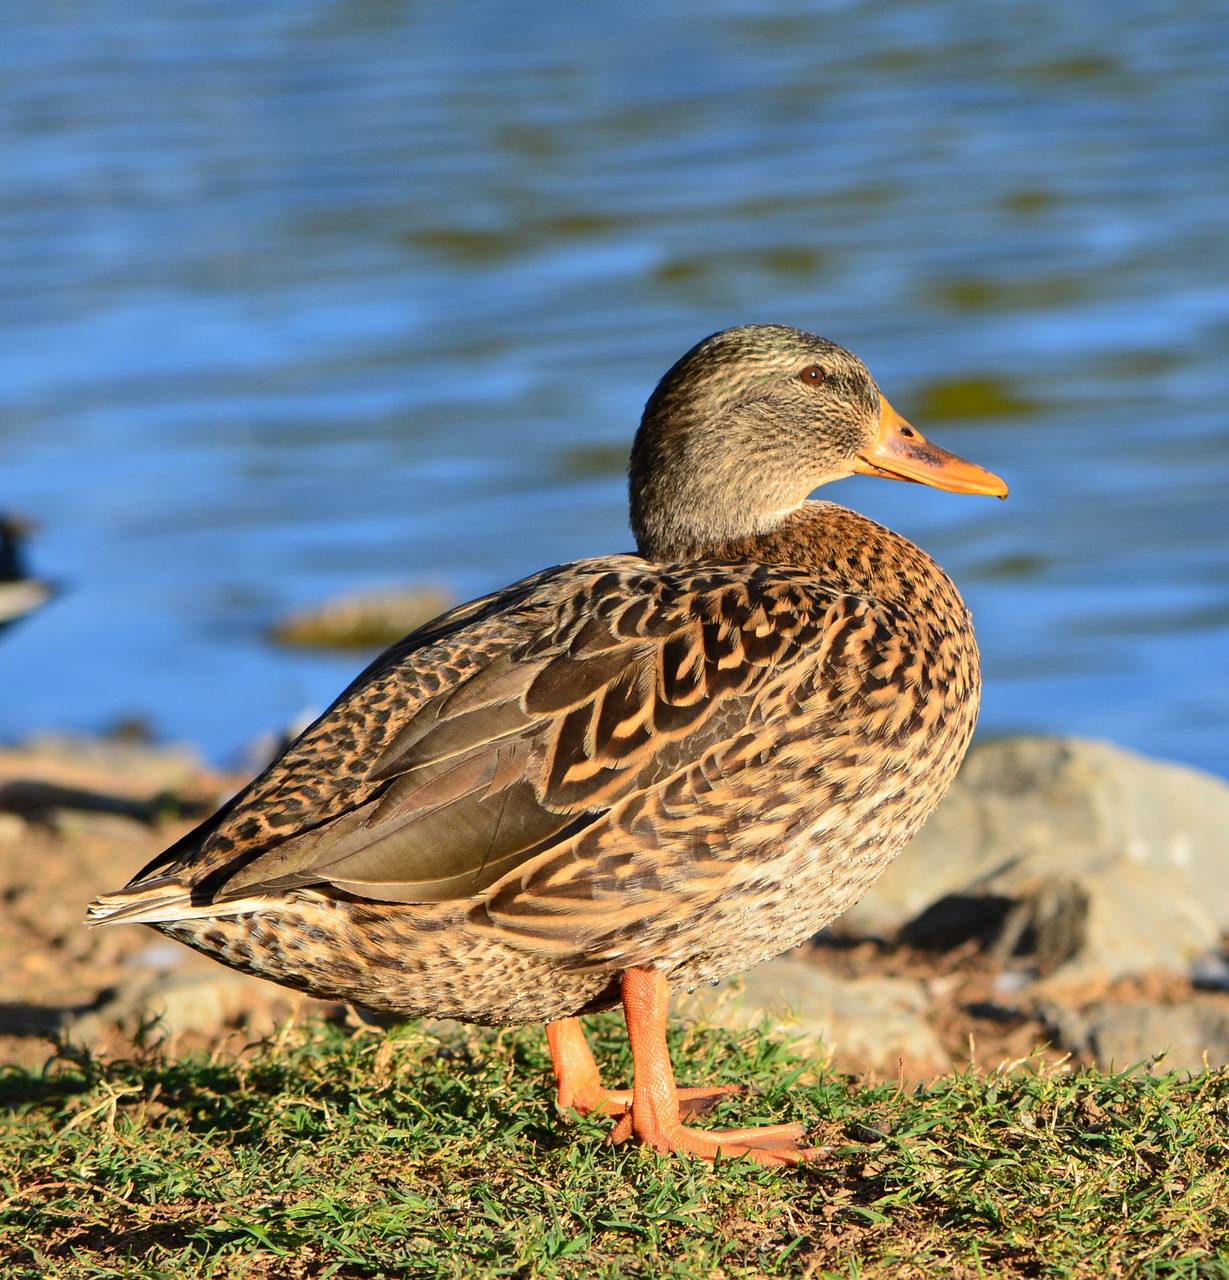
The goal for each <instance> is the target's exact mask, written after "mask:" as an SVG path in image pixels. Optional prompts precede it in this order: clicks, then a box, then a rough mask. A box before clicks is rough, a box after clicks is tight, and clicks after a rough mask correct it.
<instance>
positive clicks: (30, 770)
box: [0, 739, 1189, 1070]
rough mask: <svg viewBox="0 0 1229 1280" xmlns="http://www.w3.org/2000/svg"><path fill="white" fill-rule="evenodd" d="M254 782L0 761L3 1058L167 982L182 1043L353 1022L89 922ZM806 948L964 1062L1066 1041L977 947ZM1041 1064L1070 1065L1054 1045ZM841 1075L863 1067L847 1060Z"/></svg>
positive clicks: (37, 1059) (41, 758)
mask: <svg viewBox="0 0 1229 1280" xmlns="http://www.w3.org/2000/svg"><path fill="white" fill-rule="evenodd" d="M244 780H245V779H244V778H243V777H240V776H237V775H235V776H227V775H223V774H219V773H216V772H214V771H211V770H209V769H207V768H206V767H204V766H203V765H202V764H201V763H200V762H199V760H197V759H196V758H195V757H194V756H193V754H192V753H191V752H190V751H186V750H183V749H159V748H151V747H149V746H146V745H143V744H139V743H131V742H125V741H122V740H111V739H103V740H94V739H90V740H83V741H80V740H63V739H48V740H46V741H43V742H41V743H33V744H30V745H28V746H26V747H22V748H20V749H16V748H11V749H8V750H2V751H0V1063H13V1064H20V1065H23V1066H30V1067H33V1066H37V1065H38V1064H39V1063H41V1062H42V1061H44V1060H45V1059H46V1058H47V1057H48V1056H49V1055H50V1053H51V1052H52V1038H53V1037H54V1036H55V1035H56V1034H57V1033H58V1032H63V1031H65V1030H66V1029H68V1028H70V1027H75V1028H76V1030H74V1031H73V1032H72V1034H74V1036H75V1037H76V1038H85V1039H88V1040H89V1041H90V1042H91V1043H93V1044H97V1045H99V1046H100V1047H103V1048H106V1049H108V1050H111V1051H115V1052H122V1051H123V1048H124V1045H125V1041H126V1038H127V1037H129V1036H131V1035H132V1034H133V1033H134V1032H135V1031H136V1029H137V1023H138V1022H139V1021H140V1019H139V1017H137V1016H135V1015H133V1016H127V1017H126V1016H125V1010H126V1009H127V1010H129V1012H130V1013H131V1011H132V1010H134V1009H137V1008H139V1006H140V1002H141V993H142V992H143V991H145V990H147V988H148V984H149V982H150V981H151V975H153V974H157V973H159V972H163V973H166V972H168V971H169V972H172V973H173V974H174V978H175V981H176V982H177V983H179V984H181V985H182V984H183V983H185V982H186V983H187V984H188V985H189V986H191V984H192V982H193V981H194V978H195V976H196V975H199V979H200V990H201V991H202V992H206V991H207V992H208V1001H209V1003H208V1007H207V1008H206V1009H205V1011H204V1012H203V1013H201V1012H199V1011H198V1012H196V1013H194V1014H193V1015H192V1016H191V1017H190V1018H188V1020H187V1029H186V1030H185V1031H183V1032H182V1033H181V1034H179V1036H178V1038H179V1039H180V1040H181V1041H182V1042H183V1043H184V1044H185V1045H187V1044H197V1045H204V1046H207V1047H218V1046H220V1045H222V1044H224V1043H225V1042H227V1041H237V1042H239V1043H242V1042H243V1041H244V1040H247V1039H251V1038H252V1037H254V1036H259V1035H262V1034H267V1033H269V1032H270V1031H271V1030H272V1029H273V1028H274V1027H275V1026H276V1025H277V1023H278V1022H279V1020H284V1019H285V1018H287V1017H289V1016H291V1015H292V1014H296V1015H299V1016H302V1015H304V1014H307V1015H311V1014H322V1015H325V1016H332V1017H347V1016H353V1015H348V1014H347V1013H346V1011H344V1010H341V1009H338V1008H336V1007H333V1006H327V1005H324V1004H320V1003H318V1002H314V1001H305V1000H304V999H302V998H301V997H299V996H297V995H295V994H293V993H291V992H287V991H284V990H282V989H281V988H278V987H275V986H273V985H272V984H270V983H265V982H261V981H259V980H257V979H252V978H245V977H241V976H239V975H234V976H233V977H226V978H225V980H220V979H221V978H222V975H225V974H226V971H225V970H222V969H221V967H220V966H218V965H216V964H215V963H214V962H213V961H210V960H207V959H205V958H204V957H200V956H197V955H195V954H193V953H192V952H190V951H188V950H187V949H186V948H183V947H180V946H178V945H177V944H175V943H172V942H170V941H168V940H166V939H164V938H162V937H161V936H160V935H158V934H157V933H155V932H153V931H152V930H149V929H147V928H145V927H143V926H140V925H129V926H116V927H110V928H103V929H87V928H86V927H85V926H84V924H83V923H82V921H83V918H84V915H85V906H86V903H87V902H89V901H90V900H91V899H92V898H93V897H94V896H95V895H97V894H98V893H101V892H106V891H108V890H113V889H117V888H119V887H120V886H122V885H123V884H124V883H126V882H127V881H128V880H129V879H130V878H131V877H132V876H133V875H134V874H135V872H136V871H137V870H138V869H139V868H140V867H142V866H143V865H144V864H145V862H147V861H148V860H149V859H151V858H153V857H154V856H155V855H156V854H157V853H159V852H160V851H161V850H162V849H163V848H165V847H166V846H167V845H168V844H170V843H171V842H172V841H174V840H175V839H177V838H178V837H179V836H180V835H181V834H183V833H184V832H185V831H187V830H188V829H190V827H191V826H193V825H194V824H195V823H196V822H197V821H199V820H200V818H202V817H203V816H205V815H206V814H207V813H209V812H210V811H211V809H212V808H213V807H214V806H215V805H216V804H218V803H219V802H220V801H221V800H222V799H224V798H225V796H226V795H228V794H229V793H230V792H231V791H232V790H234V789H235V788H236V787H238V786H239V785H241V784H242V782H243V781H244ZM806 954H807V958H808V959H809V960H810V961H811V962H813V963H815V964H819V965H822V966H824V967H825V968H826V969H828V970H829V971H830V972H831V973H833V974H834V975H835V976H840V977H866V976H881V977H882V976H891V977H904V978H910V979H914V980H917V981H920V982H921V983H922V984H923V987H924V989H925V992H926V997H927V1009H926V1017H927V1020H928V1021H929V1022H930V1023H931V1025H932V1026H933V1027H934V1028H935V1030H936V1033H937V1035H938V1037H939V1040H940V1042H941V1044H942V1046H943V1048H944V1049H945V1050H946V1051H947V1052H948V1053H949V1054H950V1055H951V1057H952V1060H953V1062H954V1063H955V1064H956V1065H958V1066H959V1065H963V1064H965V1063H968V1062H970V1061H972V1062H975V1063H976V1064H977V1065H978V1066H980V1067H983V1068H992V1067H995V1066H997V1065H998V1064H1000V1063H1002V1062H1004V1061H1011V1060H1017V1059H1024V1058H1027V1057H1029V1056H1030V1055H1032V1054H1033V1053H1034V1052H1035V1051H1036V1050H1037V1048H1038V1046H1043V1045H1046V1044H1047V1043H1048V1042H1049V1041H1051V1040H1052V1038H1053V1035H1052V1030H1051V1029H1050V1028H1047V1026H1046V1025H1045V1023H1044V1022H1043V1020H1042V1019H1041V1018H1040V1017H1038V1016H1037V1015H1036V1013H1035V1012H1034V1011H1032V1010H1031V1009H1030V1008H1029V1007H1028V1003H1027V1001H1018V1000H1013V999H1011V998H1010V997H1008V998H1005V997H1004V995H1003V992H1004V990H1008V991H1010V990H1011V989H1012V985H1013V984H1012V983H1011V981H1010V977H1011V975H1010V974H1009V975H1008V976H1007V977H1008V980H1007V981H1006V982H1005V981H1004V971H1005V964H1004V962H1003V961H1001V960H997V959H994V958H992V957H991V956H990V955H988V954H987V953H986V952H985V951H984V949H983V948H982V947H981V946H980V945H979V944H978V942H977V941H976V940H970V941H966V942H964V943H962V944H960V945H958V946H956V947H954V948H953V949H950V950H947V951H929V950H923V949H920V948H916V947H913V948H911V947H904V946H888V945H883V944H881V943H877V942H872V941H857V940H852V941H851V940H831V941H829V942H827V943H823V944H819V945H815V946H813V947H811V948H810V949H809V951H808V952H807V953H806ZM1010 963H1018V962H1010ZM219 992H220V994H219ZM126 993H127V994H126ZM1187 993H1189V984H1186V983H1185V980H1183V979H1180V978H1178V977H1176V976H1172V975H1163V976H1159V977H1157V978H1155V979H1141V980H1136V981H1133V982H1131V983H1126V984H1119V987H1118V989H1117V990H1116V991H1115V993H1114V994H1115V995H1116V996H1117V998H1119V999H1131V998H1133V997H1136V996H1137V997H1138V998H1141V999H1151V1000H1156V999H1164V1000H1166V1001H1169V1000H1180V999H1182V998H1183V997H1184V995H1185V994H1187ZM1098 994H1101V993H1098ZM81 1033H84V1034H81ZM1044 1056H1046V1057H1049V1058H1059V1057H1063V1056H1066V1055H1065V1054H1064V1053H1063V1051H1062V1050H1061V1049H1059V1048H1049V1049H1046V1050H1044ZM1076 1060H1077V1061H1078V1058H1077V1059H1076ZM834 1065H835V1066H836V1067H838V1068H841V1069H848V1070H859V1069H861V1068H862V1067H863V1066H864V1064H862V1063H859V1062H857V1061H855V1060H841V1058H840V1057H839V1056H838V1058H837V1060H836V1061H835V1063H834Z"/></svg>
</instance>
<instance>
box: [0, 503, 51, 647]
mask: <svg viewBox="0 0 1229 1280" xmlns="http://www.w3.org/2000/svg"><path fill="white" fill-rule="evenodd" d="M30 529H31V525H30V524H29V522H28V521H25V520H22V519H20V518H19V517H17V516H0V631H3V630H4V628H5V627H8V626H10V625H11V624H12V623H14V622H16V621H17V619H18V618H24V617H26V615H27V614H31V613H33V612H34V611H35V610H36V609H40V608H42V606H43V605H45V604H46V603H47V601H48V600H50V599H51V597H52V596H53V595H55V588H54V587H53V586H52V585H51V583H49V582H42V581H40V580H39V579H38V578H32V577H30V575H29V574H28V573H27V572H26V564H25V539H26V536H27V535H28V534H29V532H30Z"/></svg>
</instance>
